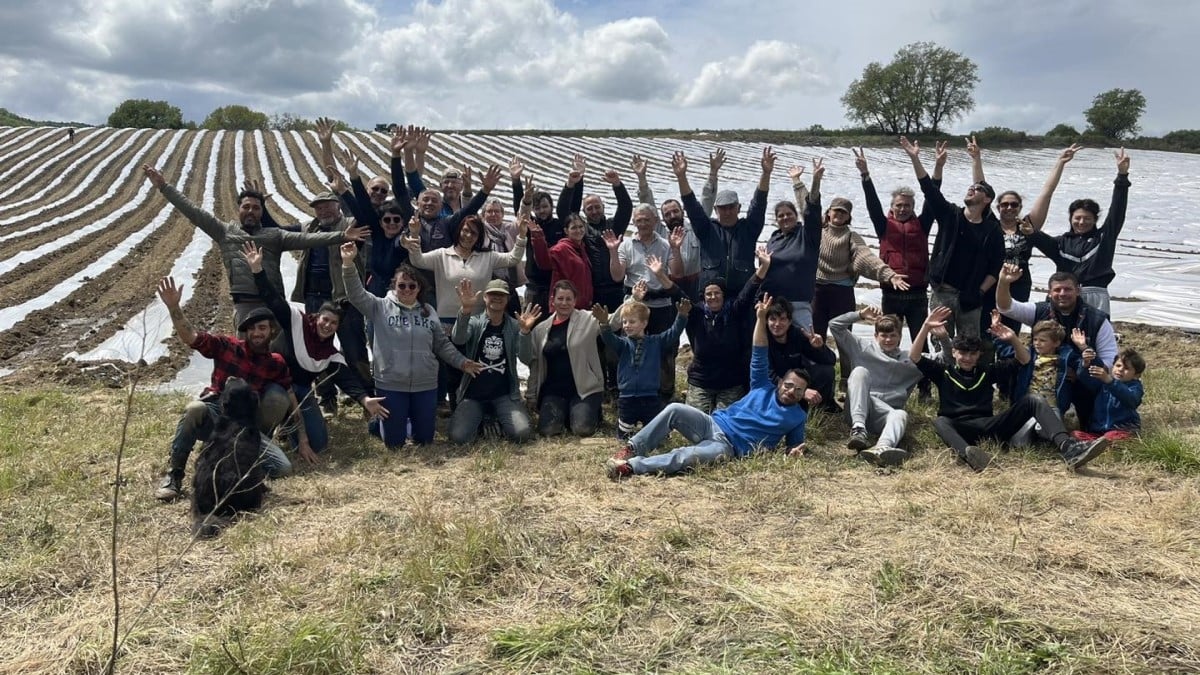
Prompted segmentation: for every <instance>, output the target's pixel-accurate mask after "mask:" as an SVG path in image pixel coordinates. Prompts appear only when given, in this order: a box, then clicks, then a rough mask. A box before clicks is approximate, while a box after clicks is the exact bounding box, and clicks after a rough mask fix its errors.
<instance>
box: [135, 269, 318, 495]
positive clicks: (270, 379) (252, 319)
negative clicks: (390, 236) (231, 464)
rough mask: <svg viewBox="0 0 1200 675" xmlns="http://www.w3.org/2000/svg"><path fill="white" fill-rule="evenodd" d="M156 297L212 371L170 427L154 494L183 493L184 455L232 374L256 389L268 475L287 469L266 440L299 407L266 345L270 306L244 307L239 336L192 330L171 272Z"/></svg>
mask: <svg viewBox="0 0 1200 675" xmlns="http://www.w3.org/2000/svg"><path fill="white" fill-rule="evenodd" d="M244 260H245V259H244V258H243V262H244ZM247 269H249V265H248V264H247ZM251 281H253V276H252V277H251ZM256 289H257V287H256ZM255 292H256V293H257V290H256V291H255ZM158 297H159V298H160V299H162V302H163V304H164V305H166V307H167V312H168V313H169V314H170V315H171V323H172V325H173V326H174V328H175V335H176V336H177V337H178V338H179V341H180V342H182V343H183V344H185V345H187V346H188V347H190V348H191V349H194V350H196V351H197V352H199V353H200V355H201V356H204V357H206V358H209V359H211V360H212V362H213V371H212V381H211V382H210V383H209V385H208V386H207V387H205V389H204V391H203V392H202V393H201V394H200V400H198V401H192V402H191V403H189V404H187V407H186V408H184V410H183V417H182V418H180V420H179V424H178V425H177V426H176V427H175V437H174V439H173V440H172V441H171V457H170V468H169V469H168V471H167V473H165V474H164V475H163V479H162V483H161V484H160V485H159V486H158V489H157V490H156V491H155V492H154V497H155V498H156V499H159V500H162V501H173V500H175V499H178V498H179V496H180V495H181V494H183V476H184V473H185V470H186V468H187V461H188V456H189V455H191V454H192V447H193V446H195V445H196V441H203V440H208V437H209V436H210V435H211V434H212V432H213V428H214V425H215V424H216V420H217V416H218V415H219V414H220V413H221V391H222V390H223V389H224V388H225V382H226V381H227V380H228V379H229V378H231V377H236V378H239V379H241V380H244V381H245V382H246V384H248V385H250V388H251V389H253V390H254V391H255V392H257V393H258V395H259V405H258V428H259V431H261V432H262V434H263V438H262V441H261V443H262V463H263V466H264V468H266V470H267V475H268V476H271V477H272V478H277V477H280V476H286V475H287V474H289V473H291V471H292V464H291V462H290V461H288V458H287V455H285V454H283V450H282V449H280V448H279V446H277V445H275V444H274V443H272V442H270V441H269V440H268V439H269V438H270V435H271V433H272V431H273V430H274V429H275V427H276V426H278V425H279V423H280V422H282V421H283V420H284V416H285V415H287V414H288V412H289V410H290V411H296V410H298V409H299V405H298V403H297V401H296V396H295V394H293V393H292V375H291V372H290V371H289V370H288V366H287V362H286V361H285V360H284V358H283V356H281V355H279V354H275V353H273V352H272V351H271V347H270V344H271V318H272V314H271V310H269V309H267V308H266V307H256V308H254V309H252V310H250V311H249V312H247V314H246V317H245V318H244V319H242V322H241V323H239V324H237V329H238V331H239V332H242V333H245V335H246V339H244V340H242V339H238V338H235V337H229V336H225V335H213V334H210V333H206V332H204V331H197V330H194V329H193V328H192V325H191V323H189V322H188V320H187V317H185V316H184V314H183V309H182V308H181V307H180V301H181V299H182V297H183V286H176V285H175V280H174V279H173V278H171V277H164V278H163V279H162V280H161V281H159V283H158ZM297 433H298V435H299V445H300V448H299V450H300V454H301V457H303V458H304V459H305V460H306V461H309V462H314V461H316V455H314V454H313V453H312V449H311V448H310V447H309V445H308V434H307V433H306V432H305V427H304V425H303V424H298V427H297Z"/></svg>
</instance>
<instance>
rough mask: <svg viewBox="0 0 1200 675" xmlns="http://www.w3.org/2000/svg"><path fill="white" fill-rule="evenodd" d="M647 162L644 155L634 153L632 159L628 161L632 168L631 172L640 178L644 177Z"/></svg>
mask: <svg viewBox="0 0 1200 675" xmlns="http://www.w3.org/2000/svg"><path fill="white" fill-rule="evenodd" d="M647 164H648V163H647V162H646V158H645V157H642V156H641V155H636V154H635V155H634V156H633V159H632V160H631V161H630V162H629V168H630V169H631V170H633V174H634V175H635V176H637V177H638V179H639V180H640V179H642V178H645V177H646V167H647Z"/></svg>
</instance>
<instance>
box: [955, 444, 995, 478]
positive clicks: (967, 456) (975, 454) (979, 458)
mask: <svg viewBox="0 0 1200 675" xmlns="http://www.w3.org/2000/svg"><path fill="white" fill-rule="evenodd" d="M958 458H959V459H961V460H962V461H964V462H966V463H967V466H969V467H971V469H973V470H974V471H976V472H979V471H983V470H984V469H986V468H988V465H989V464H991V463H992V456H991V455H989V454H987V453H986V452H984V451H983V449H982V448H980V447H979V446H976V445H968V446H967V449H966V450H964V451H963V453H962V454H961V455H959V456H958Z"/></svg>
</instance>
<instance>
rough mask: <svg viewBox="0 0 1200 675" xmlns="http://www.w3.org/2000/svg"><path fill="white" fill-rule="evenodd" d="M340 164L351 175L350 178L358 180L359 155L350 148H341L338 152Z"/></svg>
mask: <svg viewBox="0 0 1200 675" xmlns="http://www.w3.org/2000/svg"><path fill="white" fill-rule="evenodd" d="M337 159H338V163H339V164H341V165H342V168H343V169H345V170H346V173H347V174H349V175H350V178H358V175H359V174H358V155H357V154H356V153H355V152H354V151H353V150H351V149H350V148H339V149H338V151H337Z"/></svg>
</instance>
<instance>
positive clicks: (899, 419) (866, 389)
mask: <svg viewBox="0 0 1200 675" xmlns="http://www.w3.org/2000/svg"><path fill="white" fill-rule="evenodd" d="M846 412H847V413H849V415H850V426H851V427H858V426H861V427H866V429H867V431H869V432H871V433H873V434H879V441H878V442H877V443H876V445H878V446H879V447H881V448H895V447H899V445H900V439H902V438H904V431H905V429H906V428H907V427H908V413H907V412H905V411H904V410H903V409H900V410H897V409H895V408H893V407H892V406H890V405H888V404H887V403H884V402H883V400H882V399H880V398H877V397H875V396H872V395H871V373H870V371H868V370H867V369H866V368H863V367H862V366H859V367H857V368H855V369H854V370H852V371H850V379H849V380H848V381H847V384H846Z"/></svg>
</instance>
